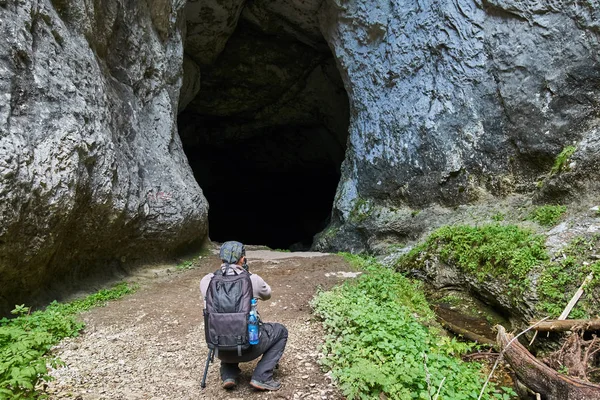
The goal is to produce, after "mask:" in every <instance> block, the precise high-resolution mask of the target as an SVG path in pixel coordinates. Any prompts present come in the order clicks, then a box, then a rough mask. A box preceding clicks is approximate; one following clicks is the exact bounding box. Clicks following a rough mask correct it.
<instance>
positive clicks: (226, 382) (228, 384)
mask: <svg viewBox="0 0 600 400" xmlns="http://www.w3.org/2000/svg"><path fill="white" fill-rule="evenodd" d="M236 386H237V382H236V380H235V379H233V378H228V379H223V383H222V384H221V387H223V389H227V390H231V389H233V388H234V387H236Z"/></svg>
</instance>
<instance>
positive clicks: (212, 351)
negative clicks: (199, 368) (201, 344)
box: [200, 349, 215, 389]
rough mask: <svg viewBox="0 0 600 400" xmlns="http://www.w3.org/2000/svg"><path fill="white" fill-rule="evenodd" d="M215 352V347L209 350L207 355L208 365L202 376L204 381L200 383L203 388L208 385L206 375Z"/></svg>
mask: <svg viewBox="0 0 600 400" xmlns="http://www.w3.org/2000/svg"><path fill="white" fill-rule="evenodd" d="M214 354H215V350H214V349H209V350H208V356H207V357H206V366H205V367H204V376H203V377H202V383H201V384H200V387H201V388H202V389H204V388H205V387H206V375H207V374H208V365H209V364H210V362H211V361H212V358H213V356H214Z"/></svg>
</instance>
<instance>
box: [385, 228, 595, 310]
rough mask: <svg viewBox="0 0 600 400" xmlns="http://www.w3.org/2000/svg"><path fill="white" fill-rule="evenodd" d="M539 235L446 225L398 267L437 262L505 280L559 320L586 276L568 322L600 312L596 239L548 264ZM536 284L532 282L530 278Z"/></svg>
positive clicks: (574, 245)
mask: <svg viewBox="0 0 600 400" xmlns="http://www.w3.org/2000/svg"><path fill="white" fill-rule="evenodd" d="M544 241H545V238H544V237H543V236H542V235H536V234H534V233H533V232H532V231H530V230H527V229H523V228H521V227H518V226H514V225H506V226H503V225H499V224H491V225H485V226H481V227H471V226H446V227H442V228H440V229H438V230H437V231H435V232H434V233H433V234H431V235H430V236H429V238H428V239H427V240H426V241H425V242H424V243H422V244H420V245H419V246H417V247H415V248H413V250H411V251H410V252H409V253H408V254H406V255H405V256H403V257H402V258H400V260H399V261H398V263H397V265H396V268H397V269H398V270H402V271H407V270H415V269H422V268H423V266H424V265H425V263H426V262H427V261H428V260H433V259H435V258H438V259H439V260H440V261H442V262H444V263H446V264H449V265H453V266H455V267H457V268H458V269H459V270H461V271H463V272H465V273H468V274H470V275H472V276H474V277H476V278H477V279H479V280H480V281H484V280H486V279H490V277H492V278H495V279H498V280H500V281H504V282H505V283H506V287H507V290H508V291H510V292H512V294H513V295H514V298H515V299H517V298H519V297H520V296H521V294H522V293H523V292H524V291H525V290H529V289H530V288H533V289H534V290H536V292H537V296H538V298H539V302H538V303H537V310H538V311H539V312H540V313H542V314H544V315H548V316H550V317H553V318H554V317H557V316H558V315H560V313H561V312H562V310H563V309H564V308H565V306H566V305H567V303H568V302H569V300H570V299H571V297H572V296H573V294H574V293H575V291H576V290H577V288H578V287H579V286H580V285H581V283H582V282H583V281H584V279H585V278H586V276H588V274H589V273H593V277H594V278H593V280H592V281H591V282H590V283H589V284H588V286H587V287H586V290H585V292H584V295H583V296H582V298H581V299H580V300H579V302H578V303H577V306H576V307H575V308H574V309H573V311H572V312H571V314H570V315H569V317H570V318H588V317H590V316H594V315H598V314H599V313H600V290H598V289H599V288H600V261H598V260H597V257H598V256H597V253H598V249H600V234H596V235H593V236H582V237H578V238H575V239H574V240H573V241H571V243H569V245H568V246H567V247H565V248H564V249H563V250H562V251H561V252H560V254H559V255H558V256H557V257H556V260H555V261H551V260H550V257H549V256H548V254H547V252H546V249H545V244H544ZM530 278H531V279H535V281H534V282H533V285H532V282H530V281H529V279H530Z"/></svg>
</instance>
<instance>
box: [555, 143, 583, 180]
mask: <svg viewBox="0 0 600 400" xmlns="http://www.w3.org/2000/svg"><path fill="white" fill-rule="evenodd" d="M575 150H577V147H575V146H567V147H565V148H564V149H563V150H562V151H561V152H560V154H559V155H558V156H556V160H554V165H553V166H552V169H551V170H550V174H551V175H554V174H557V173H559V172H562V171H564V170H565V169H566V168H567V162H568V161H569V158H570V157H571V156H572V155H573V153H575Z"/></svg>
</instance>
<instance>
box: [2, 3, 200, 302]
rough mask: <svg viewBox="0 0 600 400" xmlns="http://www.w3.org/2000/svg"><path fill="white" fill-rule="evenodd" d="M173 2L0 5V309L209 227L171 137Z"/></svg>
mask: <svg viewBox="0 0 600 400" xmlns="http://www.w3.org/2000/svg"><path fill="white" fill-rule="evenodd" d="M182 5H183V3H182V2H180V1H174V0H153V1H148V2H124V1H120V0H110V1H102V2H95V3H93V4H90V3H89V2H84V1H80V0H53V1H49V0H48V1H42V0H40V1H30V2H12V1H8V2H7V1H0V21H1V23H0V29H1V35H2V38H3V40H2V43H0V287H1V288H2V290H1V291H0V309H1V310H2V311H3V312H4V311H6V310H7V309H10V307H13V306H14V304H15V303H19V302H23V301H25V300H27V299H31V298H33V297H35V296H36V295H40V294H43V293H44V292H45V291H46V290H47V289H49V287H50V286H51V285H50V283H51V282H66V281H70V280H73V279H80V278H85V277H88V276H89V275H91V274H93V273H96V272H98V271H102V270H108V269H110V268H114V267H118V266H121V265H122V264H123V263H126V264H127V263H130V262H132V261H135V260H139V259H142V258H145V259H147V258H148V257H161V256H165V255H167V254H169V253H172V252H173V251H175V250H177V249H181V248H182V247H185V246H187V245H189V244H190V243H192V242H198V241H200V240H202V239H204V238H205V237H206V234H207V222H206V219H207V209H208V206H207V203H206V201H205V199H204V197H203V194H202V191H201V189H200V188H199V186H198V184H197V183H196V181H195V180H194V178H193V175H192V173H191V169H190V167H189V166H188V163H187V160H186V157H185V155H184V153H183V151H182V145H181V142H180V139H179V136H178V135H177V130H176V125H175V117H176V114H177V107H178V97H179V88H180V86H181V75H182V59H183V51H182V38H181V26H180V24H179V22H180V21H181V13H182Z"/></svg>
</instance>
